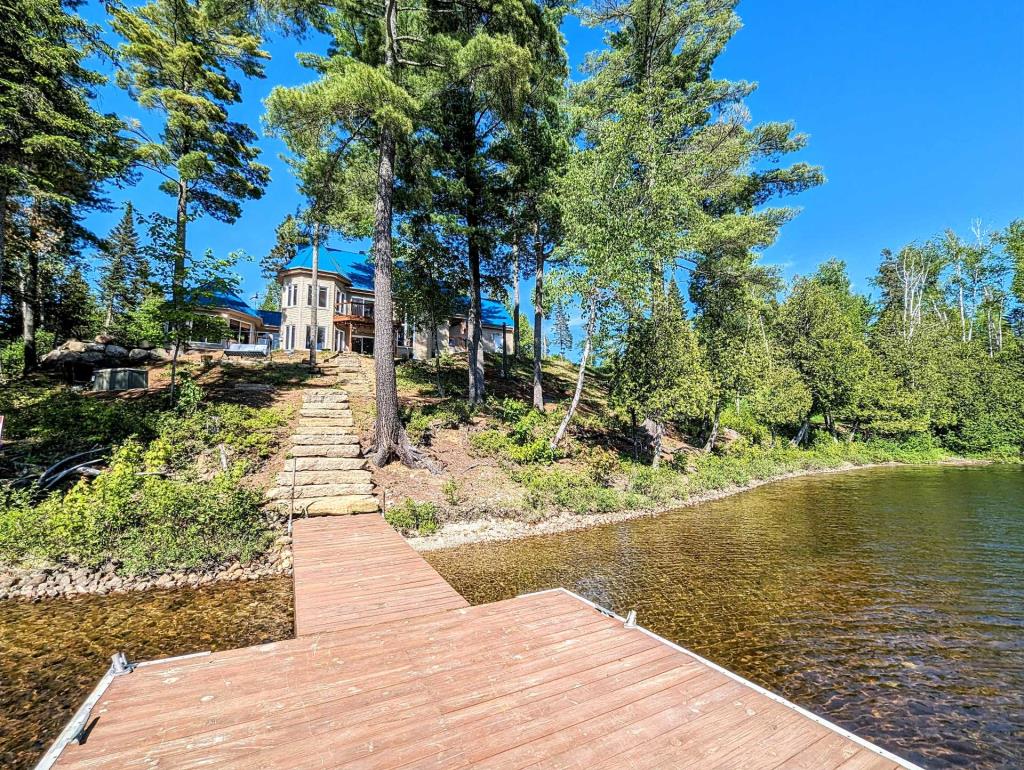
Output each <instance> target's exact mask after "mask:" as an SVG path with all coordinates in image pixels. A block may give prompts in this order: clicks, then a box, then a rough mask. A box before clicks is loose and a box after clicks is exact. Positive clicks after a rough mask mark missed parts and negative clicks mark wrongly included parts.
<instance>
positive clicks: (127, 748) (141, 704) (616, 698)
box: [56, 514, 913, 770]
mask: <svg viewBox="0 0 1024 770" xmlns="http://www.w3.org/2000/svg"><path fill="white" fill-rule="evenodd" d="M294 534H295V589H296V625H297V627H298V635H297V638H295V639H292V640H288V641H283V642H277V643H274V644H267V645H262V646H259V647H250V648H247V649H241V650H232V651H227V652H219V653H214V654H211V655H202V656H198V657H188V658H184V659H171V660H166V661H154V662H152V663H146V664H141V665H139V666H138V667H137V668H135V669H134V670H133V671H131V672H129V673H121V674H116V675H113V676H108V678H107V679H105V682H106V685H105V689H104V686H101V688H100V689H99V693H98V695H97V699H96V702H95V706H94V707H93V709H92V712H91V714H90V715H89V717H88V719H87V720H85V722H86V723H87V725H88V727H87V730H86V735H87V740H85V742H84V743H82V744H73V743H72V744H69V745H68V746H67V747H66V748H65V749H64V750H63V752H62V753H61V755H60V757H59V758H58V760H57V763H56V766H57V767H61V768H133V767H140V768H141V767H160V768H195V767H217V768H239V769H241V768H247V769H248V768H399V767H401V768H581V769H582V768H585V769H586V770H598V769H608V770H610V769H611V768H701V770H708V769H710V768H737V769H738V768H743V770H757V769H758V768H763V769H765V770H767V769H768V768H794V769H795V768H805V769H807V770H890V769H892V768H898V767H910V768H912V767H913V765H910V764H908V763H905V762H903V761H902V760H900V759H898V758H897V757H894V756H893V755H891V754H888V753H887V752H884V751H882V750H881V749H878V748H876V747H874V746H872V745H871V744H869V743H867V742H866V741H863V740H861V739H859V738H857V737H856V736H853V735H851V734H850V733H848V732H846V731H843V730H841V729H839V728H837V727H835V726H834V725H831V724H830V723H828V722H826V721H825V720H822V719H820V718H818V717H816V716H814V715H812V714H810V713H809V712H806V711H804V710H802V709H799V708H797V707H796V706H794V705H793V704H790V703H788V702H787V701H784V700H783V699H781V698H779V697H778V696H774V695H772V694H771V693H768V692H766V691H764V690H762V689H760V688H758V687H756V686H755V685H753V684H751V683H749V682H747V681H745V680H743V679H741V678H739V677H736V676H735V675H733V674H730V673H729V672H727V671H725V670H724V669H721V668H719V667H718V666H715V665H714V664H712V663H709V662H708V661H705V660H703V659H702V658H699V657H697V656H696V655H694V654H692V653H690V652H688V651H686V650H683V649H682V648H680V647H678V646H676V645H673V644H670V643H668V642H666V641H665V640H663V639H661V638H659V637H657V636H655V635H653V634H651V633H650V632H647V631H645V630H644V629H642V628H638V627H635V626H632V624H630V623H628V622H623V619H622V618H619V617H616V616H614V615H613V614H611V613H610V612H608V611H606V610H602V609H601V608H599V607H596V606H595V605H593V604H591V603H589V602H587V601H585V600H583V599H581V598H580V597H577V596H575V595H573V594H571V593H569V592H567V591H564V590H562V589H555V590H551V591H544V592H540V593H535V594H529V595H526V596H520V597H518V598H515V599H510V600H507V601H502V602H495V603H493V604H485V605H480V606H476V607H469V606H467V605H466V602H465V600H463V599H462V597H460V596H459V595H458V594H457V593H455V591H454V590H453V589H451V588H450V587H448V586H447V584H446V583H445V582H444V581H443V580H442V579H441V577H440V576H439V575H437V573H436V572H434V571H433V569H431V568H430V567H429V565H427V564H426V562H424V561H423V560H422V559H420V557H419V556H418V555H417V554H415V552H413V551H412V549H411V548H409V547H408V546H407V545H406V544H405V542H404V541H402V539H401V538H400V537H399V536H398V535H397V534H396V533H394V532H393V531H391V530H390V528H388V527H387V525H386V524H385V523H384V522H383V520H382V518H381V517H380V516H379V515H374V514H363V515H359V516H352V517H329V518H324V519H310V520H301V521H298V522H296V525H295V531H294Z"/></svg>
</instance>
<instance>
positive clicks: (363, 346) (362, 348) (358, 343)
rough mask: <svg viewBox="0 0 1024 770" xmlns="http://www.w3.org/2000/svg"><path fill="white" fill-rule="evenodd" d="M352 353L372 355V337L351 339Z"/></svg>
mask: <svg viewBox="0 0 1024 770" xmlns="http://www.w3.org/2000/svg"><path fill="white" fill-rule="evenodd" d="M352 352H353V353H362V354H363V355H365V356H372V355H373V337H352Z"/></svg>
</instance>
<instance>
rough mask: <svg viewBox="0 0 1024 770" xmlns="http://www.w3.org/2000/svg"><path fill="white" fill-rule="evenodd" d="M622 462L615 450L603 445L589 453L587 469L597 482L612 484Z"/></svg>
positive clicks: (604, 485) (602, 484)
mask: <svg viewBox="0 0 1024 770" xmlns="http://www.w3.org/2000/svg"><path fill="white" fill-rule="evenodd" d="M620 467H621V464H620V462H619V456H618V454H616V453H615V452H612V451H610V450H608V449H603V448H602V447H594V448H593V449H591V450H590V453H589V454H588V455H587V470H588V471H589V472H590V478H591V480H592V481H593V482H594V483H595V484H600V485H601V486H603V487H607V486H611V483H612V480H613V479H614V478H615V475H616V474H617V473H618V472H619V470H620Z"/></svg>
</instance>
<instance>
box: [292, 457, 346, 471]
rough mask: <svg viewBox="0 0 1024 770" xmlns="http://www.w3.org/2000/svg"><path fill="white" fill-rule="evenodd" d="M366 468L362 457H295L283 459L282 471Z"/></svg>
mask: <svg viewBox="0 0 1024 770" xmlns="http://www.w3.org/2000/svg"><path fill="white" fill-rule="evenodd" d="M364 468H366V460H365V459H363V458H362V457H295V458H292V459H290V460H285V461H284V472H285V473H287V472H289V471H292V470H294V471H298V472H302V471H361V470H363V469H364Z"/></svg>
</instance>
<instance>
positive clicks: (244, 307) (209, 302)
mask: <svg viewBox="0 0 1024 770" xmlns="http://www.w3.org/2000/svg"><path fill="white" fill-rule="evenodd" d="M199 304H200V305H205V306H207V307H223V308H227V309H228V310H234V311H236V312H238V313H245V314H246V315H251V316H254V317H256V318H259V317H260V316H259V313H257V312H256V311H255V310H253V309H252V307H250V306H249V304H248V303H247V302H246V301H245V300H244V299H242V298H241V297H239V296H238V295H237V294H235V293H234V292H230V291H215V292H211V293H210V294H205V295H201V296H200V297H199Z"/></svg>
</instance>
